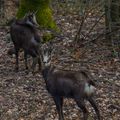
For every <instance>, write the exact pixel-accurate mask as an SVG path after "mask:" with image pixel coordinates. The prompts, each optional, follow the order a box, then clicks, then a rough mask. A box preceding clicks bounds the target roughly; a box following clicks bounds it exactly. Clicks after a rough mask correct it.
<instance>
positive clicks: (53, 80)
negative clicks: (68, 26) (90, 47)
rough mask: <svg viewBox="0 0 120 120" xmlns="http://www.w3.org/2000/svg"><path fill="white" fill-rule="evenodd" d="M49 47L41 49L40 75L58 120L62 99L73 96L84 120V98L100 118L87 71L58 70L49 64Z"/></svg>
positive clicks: (86, 115)
mask: <svg viewBox="0 0 120 120" xmlns="http://www.w3.org/2000/svg"><path fill="white" fill-rule="evenodd" d="M50 54H51V49H49V48H48V49H45V50H43V51H42V55H43V59H42V60H43V64H42V65H43V67H42V76H43V78H44V80H45V83H46V88H47V90H48V92H49V93H50V94H51V95H52V97H53V100H54V102H55V105H56V109H57V112H58V114H59V120H64V116H63V110H62V106H63V99H64V98H73V99H74V100H75V102H76V103H77V105H78V107H79V108H81V110H82V111H83V117H84V120H87V119H88V110H87V108H86V107H85V102H84V100H88V101H89V102H90V104H91V105H92V107H93V108H94V110H95V112H96V114H97V118H98V120H100V113H99V109H98V107H97V105H96V103H95V101H94V99H93V94H94V93H95V90H96V88H95V86H96V85H95V83H94V81H93V80H92V76H91V75H90V73H89V71H86V70H79V71H72V70H58V69H57V68H56V67H55V66H52V65H51V55H50Z"/></svg>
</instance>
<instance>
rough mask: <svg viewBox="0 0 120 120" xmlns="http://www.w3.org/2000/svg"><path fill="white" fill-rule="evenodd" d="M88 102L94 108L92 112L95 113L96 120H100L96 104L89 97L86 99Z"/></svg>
mask: <svg viewBox="0 0 120 120" xmlns="http://www.w3.org/2000/svg"><path fill="white" fill-rule="evenodd" d="M88 101H89V102H90V104H91V105H92V107H93V108H94V110H95V112H96V115H97V117H98V120H101V118H100V112H99V109H98V107H97V104H96V102H95V101H94V99H93V98H91V97H90V98H88Z"/></svg>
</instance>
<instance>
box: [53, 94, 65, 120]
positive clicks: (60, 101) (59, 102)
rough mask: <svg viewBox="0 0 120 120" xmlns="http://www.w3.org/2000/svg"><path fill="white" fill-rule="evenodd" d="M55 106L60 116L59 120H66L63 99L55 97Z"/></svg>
mask: <svg viewBox="0 0 120 120" xmlns="http://www.w3.org/2000/svg"><path fill="white" fill-rule="evenodd" d="M53 99H54V101H55V104H56V108H57V111H58V114H59V120H64V117H63V111H62V106H63V98H62V97H59V96H54V97H53Z"/></svg>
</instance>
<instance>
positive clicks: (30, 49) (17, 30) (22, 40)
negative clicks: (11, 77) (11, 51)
mask: <svg viewBox="0 0 120 120" xmlns="http://www.w3.org/2000/svg"><path fill="white" fill-rule="evenodd" d="M37 27H38V23H37V21H36V17H35V13H28V14H27V15H26V16H25V17H24V18H23V19H20V20H15V21H14V22H13V24H12V25H11V27H10V34H11V38H12V41H13V44H14V48H15V55H16V67H15V69H16V71H18V69H19V65H18V64H19V61H18V57H19V50H20V49H23V51H24V59H25V66H26V69H28V65H27V55H30V56H32V58H33V64H32V70H33V72H34V69H35V66H36V63H37V62H38V64H39V69H41V60H40V59H41V57H40V45H41V39H40V35H39V33H38V29H37Z"/></svg>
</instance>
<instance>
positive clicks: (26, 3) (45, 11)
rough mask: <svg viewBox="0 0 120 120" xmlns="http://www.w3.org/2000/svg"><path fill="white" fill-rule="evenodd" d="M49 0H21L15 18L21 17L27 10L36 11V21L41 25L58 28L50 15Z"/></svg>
mask: <svg viewBox="0 0 120 120" xmlns="http://www.w3.org/2000/svg"><path fill="white" fill-rule="evenodd" d="M49 4H50V0H21V1H20V7H19V10H18V12H17V18H18V19H19V18H22V17H23V16H24V15H25V14H26V13H27V12H28V11H36V10H37V11H38V12H37V14H36V18H37V22H38V24H39V25H40V26H41V27H45V28H52V29H54V30H57V31H58V30H59V29H58V27H57V25H56V23H55V21H54V20H53V17H52V10H51V8H50V7H49Z"/></svg>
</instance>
